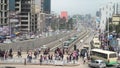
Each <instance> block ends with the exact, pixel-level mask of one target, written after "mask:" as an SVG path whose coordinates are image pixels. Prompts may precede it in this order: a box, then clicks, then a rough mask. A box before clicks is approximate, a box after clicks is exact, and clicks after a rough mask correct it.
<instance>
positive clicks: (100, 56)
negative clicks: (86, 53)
mask: <svg viewBox="0 0 120 68" xmlns="http://www.w3.org/2000/svg"><path fill="white" fill-rule="evenodd" d="M90 55H91V59H92V60H103V61H105V63H106V65H115V64H117V63H118V62H117V53H116V52H112V51H107V50H102V49H92V50H91V54H90Z"/></svg>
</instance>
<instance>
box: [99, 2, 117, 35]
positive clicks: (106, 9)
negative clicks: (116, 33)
mask: <svg viewBox="0 0 120 68" xmlns="http://www.w3.org/2000/svg"><path fill="white" fill-rule="evenodd" d="M114 8H115V7H114V3H112V2H110V3H108V4H106V5H103V6H101V8H100V28H99V29H100V31H101V32H102V33H103V32H105V31H106V26H107V25H108V23H109V18H112V15H113V13H114Z"/></svg>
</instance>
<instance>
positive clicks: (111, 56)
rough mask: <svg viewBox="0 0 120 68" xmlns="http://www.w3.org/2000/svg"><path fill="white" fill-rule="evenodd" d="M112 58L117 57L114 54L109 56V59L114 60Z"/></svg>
mask: <svg viewBox="0 0 120 68" xmlns="http://www.w3.org/2000/svg"><path fill="white" fill-rule="evenodd" d="M114 57H117V56H116V54H115V53H114V54H110V55H109V58H114Z"/></svg>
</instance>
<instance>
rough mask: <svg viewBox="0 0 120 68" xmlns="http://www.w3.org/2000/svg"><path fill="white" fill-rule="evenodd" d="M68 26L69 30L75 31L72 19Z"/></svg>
mask: <svg viewBox="0 0 120 68" xmlns="http://www.w3.org/2000/svg"><path fill="white" fill-rule="evenodd" d="M67 25H68V29H73V19H72V18H70V19H69V20H68V23H67Z"/></svg>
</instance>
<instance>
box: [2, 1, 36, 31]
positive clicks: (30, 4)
mask: <svg viewBox="0 0 120 68" xmlns="http://www.w3.org/2000/svg"><path fill="white" fill-rule="evenodd" d="M34 5H35V1H34V0H0V16H1V17H0V25H7V26H9V25H10V24H11V18H13V17H19V22H18V25H19V30H20V31H21V32H23V33H28V32H34V31H35V30H36V29H35V18H34V17H35V14H34V13H35V8H34V7H35V6H34ZM12 21H13V19H12ZM12 23H13V22H12ZM14 26H15V25H14Z"/></svg>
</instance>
